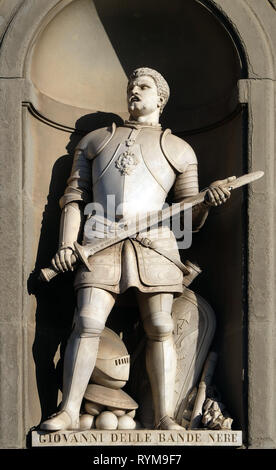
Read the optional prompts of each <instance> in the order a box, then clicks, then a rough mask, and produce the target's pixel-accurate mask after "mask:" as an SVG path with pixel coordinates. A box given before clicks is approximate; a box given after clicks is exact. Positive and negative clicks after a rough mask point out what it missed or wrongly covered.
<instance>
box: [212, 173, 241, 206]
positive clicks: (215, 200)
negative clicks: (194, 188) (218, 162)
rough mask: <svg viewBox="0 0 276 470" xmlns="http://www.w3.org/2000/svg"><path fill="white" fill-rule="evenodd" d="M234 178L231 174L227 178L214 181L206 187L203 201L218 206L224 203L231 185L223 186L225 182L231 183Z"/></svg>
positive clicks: (229, 192) (229, 193)
mask: <svg viewBox="0 0 276 470" xmlns="http://www.w3.org/2000/svg"><path fill="white" fill-rule="evenodd" d="M235 179H236V177H235V176H231V177H230V178H228V179H227V180H218V181H214V183H212V184H211V185H210V186H209V188H208V189H207V192H206V195H205V203H206V204H207V205H209V206H220V205H221V204H224V203H225V202H226V201H228V199H229V198H230V196H231V187H230V188H229V187H228V188H225V187H224V185H225V183H226V182H227V183H231V181H234V180H235Z"/></svg>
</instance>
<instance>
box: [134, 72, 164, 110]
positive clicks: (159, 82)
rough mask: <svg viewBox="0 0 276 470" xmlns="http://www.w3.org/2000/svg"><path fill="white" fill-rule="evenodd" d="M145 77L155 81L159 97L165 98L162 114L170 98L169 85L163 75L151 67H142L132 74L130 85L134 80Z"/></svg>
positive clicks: (161, 108)
mask: <svg viewBox="0 0 276 470" xmlns="http://www.w3.org/2000/svg"><path fill="white" fill-rule="evenodd" d="M145 75H146V76H148V77H151V78H152V79H153V80H154V81H155V84H156V87H157V92H158V95H159V96H161V98H163V103H162V105H161V107H160V114H161V113H162V111H163V109H164V107H165V106H166V104H167V102H168V99H169V97H170V88H169V85H168V83H167V82H166V80H165V78H164V77H163V76H162V75H161V73H159V72H157V71H156V70H154V69H150V68H149V67H140V68H138V69H135V70H134V71H133V72H132V73H131V75H130V76H129V79H128V83H130V82H131V81H132V80H135V78H138V77H142V76H145Z"/></svg>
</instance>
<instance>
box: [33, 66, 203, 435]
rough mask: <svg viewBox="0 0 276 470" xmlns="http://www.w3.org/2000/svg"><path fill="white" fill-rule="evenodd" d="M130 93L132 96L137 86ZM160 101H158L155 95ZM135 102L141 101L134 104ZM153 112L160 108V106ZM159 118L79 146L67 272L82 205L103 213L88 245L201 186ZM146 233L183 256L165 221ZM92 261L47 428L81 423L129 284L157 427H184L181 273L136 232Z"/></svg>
mask: <svg viewBox="0 0 276 470" xmlns="http://www.w3.org/2000/svg"><path fill="white" fill-rule="evenodd" d="M143 70H146V71H148V70H149V69H143ZM143 80H144V79H143ZM150 80H151V82H150V81H149V79H147V83H146V84H145V85H143V84H142V83H141V86H140V88H139V89H140V92H139V93H140V95H142V93H143V91H142V90H143V87H144V88H145V92H144V93H145V95H146V94H147V93H151V97H153V100H154V99H155V96H156V95H154V93H156V88H155V85H154V82H153V81H152V79H150ZM133 83H134V86H136V85H135V83H136V82H135V81H134V82H133ZM137 83H138V82H137ZM152 87H153V88H152ZM147 90H149V92H148V91H147ZM130 94H131V97H130V103H131V102H132V97H133V96H134V95H135V90H134V89H133V90H131V91H130ZM156 99H157V101H158V102H159V97H158V96H157V98H156ZM145 100H146V97H145ZM160 102H161V101H160ZM141 103H142V101H141ZM144 103H147V102H146V101H144ZM150 105H151V102H148V106H149V107H150ZM133 106H134V107H135V106H140V104H139V103H137V102H136V104H135V105H133ZM156 106H159V104H154V109H155V108H156ZM130 107H131V105H130ZM156 109H158V108H156ZM154 113H157V114H156V115H158V113H159V111H154ZM156 120H157V118H156V119H155V122H154V120H153V121H151V122H150V124H147V123H146V122H140V121H139V122H138V120H135V121H126V122H125V125H124V126H122V127H118V128H116V126H115V125H113V126H112V127H110V128H103V129H99V130H96V131H93V132H91V133H90V134H88V135H87V136H86V137H84V138H83V139H82V140H81V142H80V143H79V145H78V146H77V148H76V153H75V158H74V163H73V167H72V172H71V176H70V178H69V180H68V186H67V189H66V191H65V194H64V196H63V197H62V199H61V201H60V204H61V207H62V216H61V225H60V227H61V228H60V249H59V252H58V258H57V261H56V264H58V268H59V269H60V270H64V269H63V267H64V266H65V263H66V262H67V261H66V256H67V255H66V253H68V250H70V249H71V250H72V252H73V250H74V242H75V241H76V240H77V238H78V236H79V235H80V233H81V232H82V228H81V227H82V223H81V219H82V214H83V212H84V207H85V206H86V205H87V204H89V203H91V202H92V201H93V204H96V205H97V207H98V208H100V209H101V211H102V212H101V214H100V217H98V214H97V217H96V218H95V217H94V215H92V216H91V214H90V215H88V218H87V220H86V222H85V224H84V230H83V244H86V243H89V242H90V241H91V240H92V239H94V238H97V237H101V236H102V235H103V234H104V233H105V231H106V228H107V227H109V228H110V227H112V226H116V223H117V222H118V221H120V220H122V219H124V220H127V219H128V218H130V217H132V216H134V215H135V216H137V215H141V216H142V215H145V214H146V213H148V212H150V211H153V210H160V209H162V207H163V204H164V202H165V200H166V198H167V195H168V192H169V191H170V190H171V188H173V190H174V199H175V201H179V200H182V199H184V198H185V197H188V196H192V195H196V194H197V193H198V177H197V160H196V156H195V154H194V152H193V150H192V149H191V147H190V146H189V145H188V144H187V143H186V142H184V141H183V140H181V139H179V138H178V137H176V136H173V135H172V134H171V132H170V131H169V130H166V131H164V132H163V131H162V129H161V126H160V125H159V124H158V122H156ZM112 205H113V206H114V208H115V211H113V210H112ZM202 209H203V210H202V211H201V210H200V211H199V212H198V211H195V213H194V216H195V217H194V218H195V225H196V226H197V227H195V228H200V226H201V225H202V224H203V223H204V220H205V218H206V217H207V213H208V208H206V206H204V207H202ZM140 235H141V236H142V237H145V236H146V238H148V239H150V240H153V241H154V243H155V245H156V246H158V247H159V248H160V249H161V248H162V249H165V250H166V252H167V253H170V254H171V255H173V256H174V258H178V259H179V253H178V249H177V244H176V240H175V237H174V235H173V233H172V232H171V231H170V229H169V228H168V227H165V229H163V228H162V227H161V228H155V229H151V230H149V231H147V232H144V233H142V234H140ZM64 253H65V255H64ZM89 263H90V265H91V271H90V272H89V271H88V270H87V268H85V267H81V268H79V269H78V271H77V273H76V278H75V288H76V290H77V312H76V315H75V325H74V329H73V332H72V335H71V337H70V339H69V342H68V345H67V348H66V353H65V361H64V380H63V400H62V404H61V412H60V413H58V414H57V415H56V416H54V417H52V418H50V419H49V420H46V421H45V422H44V423H42V425H41V428H42V429H45V430H49V431H53V430H60V429H77V428H78V426H79V410H80V406H81V402H82V398H83V395H84V393H85V390H86V387H87V384H88V382H89V379H90V377H91V374H92V371H93V369H94V365H95V361H96V357H97V351H98V344H99V337H100V335H101V332H102V331H103V329H104V327H105V322H106V320H107V317H108V315H109V313H110V311H111V309H112V307H113V305H114V302H115V300H116V296H117V294H119V293H121V292H124V291H125V290H126V289H128V288H129V287H135V288H136V294H137V300H138V304H139V309H140V313H141V320H142V322H143V327H144V330H145V333H146V336H147V348H146V367H147V372H148V375H149V379H150V383H151V388H152V395H153V402H154V410H155V421H156V427H158V428H160V429H179V428H181V427H180V426H179V425H177V424H176V423H175V422H174V421H173V420H172V418H171V417H172V416H173V411H174V410H173V398H174V381H175V373H176V351H175V345H174V342H173V336H172V330H173V321H172V318H171V309H172V303H173V297H174V295H179V294H180V293H181V292H182V291H183V285H182V280H183V274H182V271H181V270H180V269H179V267H178V266H177V265H176V264H174V263H173V262H172V261H170V259H168V258H166V257H164V256H162V255H161V254H160V253H158V252H156V251H154V250H152V249H151V248H148V247H146V246H143V245H141V244H140V243H139V242H138V241H137V240H134V239H127V240H125V241H123V242H120V243H117V244H116V245H113V246H111V247H109V248H107V249H105V250H102V251H101V252H99V253H96V254H95V255H93V256H91V257H90V258H89ZM181 429H182V428H181Z"/></svg>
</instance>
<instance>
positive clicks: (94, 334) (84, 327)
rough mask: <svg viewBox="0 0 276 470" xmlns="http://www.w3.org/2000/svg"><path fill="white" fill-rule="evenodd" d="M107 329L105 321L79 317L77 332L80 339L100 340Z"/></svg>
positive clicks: (85, 316) (76, 326)
mask: <svg viewBox="0 0 276 470" xmlns="http://www.w3.org/2000/svg"><path fill="white" fill-rule="evenodd" d="M104 327H105V324H104V322H103V321H100V320H97V318H94V317H91V316H88V315H79V316H78V318H77V321H76V324H75V331H76V333H77V335H78V336H79V337H80V338H99V337H100V336H101V333H102V331H103V329H104Z"/></svg>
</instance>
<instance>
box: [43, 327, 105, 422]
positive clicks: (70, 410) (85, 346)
mask: <svg viewBox="0 0 276 470" xmlns="http://www.w3.org/2000/svg"><path fill="white" fill-rule="evenodd" d="M98 345H99V338H96V337H94V338H84V337H78V336H77V335H76V334H75V333H73V334H72V336H71V338H70V340H69V344H68V346H67V349H66V354H65V360H64V374H63V376H64V377H63V399H62V404H61V410H60V411H59V412H58V413H56V414H55V415H52V416H51V417H50V418H49V419H47V420H46V421H44V422H43V423H42V424H41V425H40V428H41V429H43V430H44V431H60V430H63V429H78V428H79V413H80V407H81V403H82V399H83V395H84V393H85V390H86V387H87V384H88V382H89V379H90V377H91V374H92V371H93V369H94V366H95V362H96V357H97V351H98Z"/></svg>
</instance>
